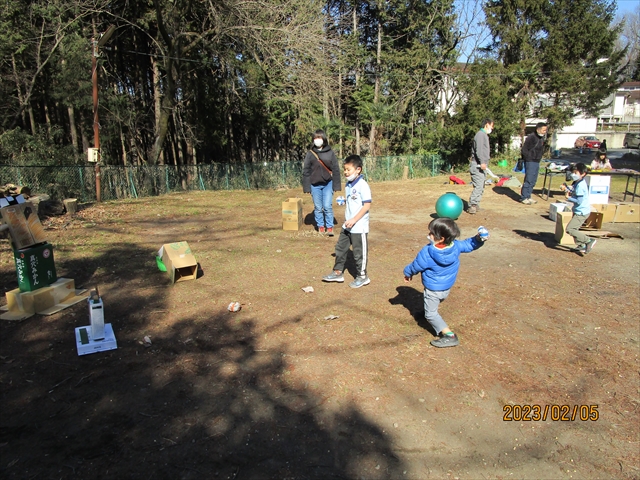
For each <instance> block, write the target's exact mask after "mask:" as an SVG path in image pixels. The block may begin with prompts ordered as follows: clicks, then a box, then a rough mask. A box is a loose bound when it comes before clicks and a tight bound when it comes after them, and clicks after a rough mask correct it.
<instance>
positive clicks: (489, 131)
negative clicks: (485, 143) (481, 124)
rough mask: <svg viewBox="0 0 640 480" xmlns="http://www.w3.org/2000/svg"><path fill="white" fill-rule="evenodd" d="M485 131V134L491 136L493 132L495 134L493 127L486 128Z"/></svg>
mask: <svg viewBox="0 0 640 480" xmlns="http://www.w3.org/2000/svg"><path fill="white" fill-rule="evenodd" d="M484 131H485V133H486V134H487V135H489V134H491V132H493V128H491V127H486V128H485V129H484Z"/></svg>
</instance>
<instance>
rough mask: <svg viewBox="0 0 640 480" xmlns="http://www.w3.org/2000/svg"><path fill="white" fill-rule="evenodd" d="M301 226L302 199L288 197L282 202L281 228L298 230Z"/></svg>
mask: <svg viewBox="0 0 640 480" xmlns="http://www.w3.org/2000/svg"><path fill="white" fill-rule="evenodd" d="M301 227H302V199H301V198H290V199H288V200H287V201H286V202H282V229H283V230H300V228H301Z"/></svg>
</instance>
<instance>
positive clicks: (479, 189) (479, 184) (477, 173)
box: [469, 160, 486, 205]
mask: <svg viewBox="0 0 640 480" xmlns="http://www.w3.org/2000/svg"><path fill="white" fill-rule="evenodd" d="M469 173H471V183H472V184H473V191H472V192H471V197H469V205H480V200H482V194H483V193H484V182H485V180H486V174H485V172H484V170H482V169H481V168H480V165H478V162H476V161H475V160H471V163H470V164H469Z"/></svg>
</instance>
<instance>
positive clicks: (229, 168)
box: [0, 155, 444, 202]
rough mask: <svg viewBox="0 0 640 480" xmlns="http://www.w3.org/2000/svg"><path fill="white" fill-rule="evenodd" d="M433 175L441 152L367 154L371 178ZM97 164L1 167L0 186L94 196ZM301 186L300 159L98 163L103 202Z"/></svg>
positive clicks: (440, 163) (81, 198) (58, 194)
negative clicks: (202, 191)
mask: <svg viewBox="0 0 640 480" xmlns="http://www.w3.org/2000/svg"><path fill="white" fill-rule="evenodd" d="M405 167H406V174H407V176H408V178H424V177H430V176H435V175H438V174H439V173H440V171H441V170H442V169H443V167H444V161H443V160H442V158H440V156H439V155H402V156H383V157H366V158H365V159H364V168H363V173H364V175H365V177H366V179H367V181H369V182H383V181H389V180H400V179H402V178H403V177H404V175H405ZM95 179H96V171H95V167H94V166H93V165H87V166H85V165H78V166H43V167H38V166H10V165H0V185H5V184H7V183H13V184H16V185H21V186H28V187H29V188H30V189H31V192H32V193H33V194H42V193H46V194H48V195H50V196H51V197H52V198H54V199H59V200H60V199H64V198H77V199H78V200H79V201H81V202H90V201H95V199H96V182H95ZM301 184H302V162H267V163H244V164H233V165H232V164H226V163H223V164H220V163H217V164H211V165H183V166H173V165H154V166H149V165H145V166H126V167H124V166H110V165H102V166H101V167H100V195H101V198H102V200H116V199H122V198H137V197H148V196H154V195H162V194H165V193H170V192H181V191H186V190H256V189H276V188H283V187H284V188H296V187H299V186H300V185H301Z"/></svg>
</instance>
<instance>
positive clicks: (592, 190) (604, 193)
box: [585, 175, 611, 204]
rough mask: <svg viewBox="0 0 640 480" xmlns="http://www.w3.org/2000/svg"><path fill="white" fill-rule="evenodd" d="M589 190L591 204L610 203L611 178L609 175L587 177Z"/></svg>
mask: <svg viewBox="0 0 640 480" xmlns="http://www.w3.org/2000/svg"><path fill="white" fill-rule="evenodd" d="M585 181H586V182H587V187H588V188H589V204H594V203H609V191H610V189H611V177H610V176H609V175H587V176H586V178H585Z"/></svg>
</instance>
